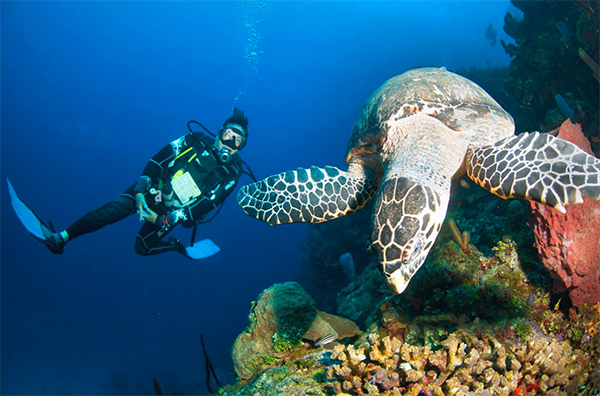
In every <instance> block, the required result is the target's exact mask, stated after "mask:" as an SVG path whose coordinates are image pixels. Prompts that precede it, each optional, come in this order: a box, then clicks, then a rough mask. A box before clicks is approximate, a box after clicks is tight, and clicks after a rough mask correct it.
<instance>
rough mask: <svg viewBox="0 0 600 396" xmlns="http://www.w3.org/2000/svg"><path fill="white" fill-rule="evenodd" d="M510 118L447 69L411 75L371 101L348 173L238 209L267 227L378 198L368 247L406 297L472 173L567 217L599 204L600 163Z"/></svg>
mask: <svg viewBox="0 0 600 396" xmlns="http://www.w3.org/2000/svg"><path fill="white" fill-rule="evenodd" d="M514 129H515V128H514V122H513V119H512V117H511V116H510V114H508V113H507V112H506V111H504V109H502V108H501V107H500V105H498V103H496V101H494V99H492V98H491V97H490V96H489V95H488V94H487V93H486V92H485V91H484V90H483V89H482V88H481V87H479V86H478V85H476V84H475V83H473V82H472V81H470V80H468V79H466V78H464V77H461V76H459V75H457V74H454V73H451V72H449V71H447V70H446V69H444V68H440V69H438V68H422V69H414V70H410V71H408V72H406V73H403V74H401V75H399V76H396V77H393V78H391V79H389V80H388V81H386V82H385V83H384V84H383V85H382V86H381V87H380V88H379V89H377V90H376V91H375V92H374V93H373V94H372V95H371V97H370V98H369V99H367V101H366V102H365V103H364V105H363V107H362V109H361V110H360V112H359V114H358V116H357V118H356V121H355V123H354V127H353V129H352V136H351V137H350V141H349V143H348V149H347V156H346V163H347V164H348V171H346V172H345V171H342V170H340V169H337V168H334V167H329V166H326V167H324V168H318V167H314V166H313V167H311V168H309V169H303V168H299V169H297V170H291V171H287V172H283V173H280V174H278V175H273V176H270V177H268V178H266V179H264V180H261V181H259V182H257V183H254V184H250V185H247V186H244V187H242V188H241V189H240V191H239V193H238V202H239V204H240V206H241V207H242V209H243V210H244V212H245V213H246V214H248V215H249V216H252V217H255V218H257V219H259V220H262V221H265V222H267V223H269V224H270V225H277V224H284V223H294V222H311V223H320V222H323V221H328V220H331V219H335V218H338V217H340V216H344V215H346V214H348V213H351V212H355V211H357V210H359V209H361V208H363V207H364V206H365V205H366V204H367V202H368V201H369V200H370V199H371V198H372V197H373V196H375V195H376V198H375V205H374V208H373V215H372V231H371V232H372V233H371V240H372V245H371V248H372V250H374V252H375V253H376V254H377V256H378V260H379V263H380V264H381V267H380V269H381V271H382V272H383V274H384V275H385V277H386V280H387V282H388V285H389V286H390V288H391V289H392V290H393V291H394V292H396V293H398V294H399V293H402V292H403V291H404V290H405V289H406V286H407V285H408V282H409V281H410V279H411V278H412V276H413V275H414V274H415V272H416V271H417V270H418V269H419V267H421V265H422V264H423V261H424V260H425V258H426V257H427V254H428V252H429V250H430V249H431V246H432V245H433V242H434V241H435V239H436V237H437V235H438V233H439V231H440V228H441V227H442V223H443V221H444V218H445V216H446V210H447V206H448V201H449V199H450V182H451V180H452V179H454V178H457V177H459V176H461V175H463V174H464V173H465V172H466V174H467V175H468V176H469V177H470V178H471V179H472V180H473V181H474V182H475V183H477V184H479V185H480V186H482V187H483V188H485V189H487V190H488V191H490V192H491V193H493V194H496V195H498V196H500V197H502V198H524V199H529V200H534V201H538V202H542V203H545V204H547V205H550V206H553V207H554V208H555V209H556V210H558V211H560V212H563V213H564V211H565V208H564V205H569V204H575V203H581V202H583V198H582V197H583V196H587V197H589V198H592V199H594V200H598V199H599V198H600V161H599V160H598V159H596V158H594V157H593V156H590V155H588V154H586V153H585V152H584V151H583V150H581V149H579V148H578V147H577V146H576V145H574V144H572V143H569V142H567V141H565V140H562V139H559V138H556V137H553V136H551V135H549V134H545V133H538V132H532V133H522V134H519V135H516V136H515V135H514Z"/></svg>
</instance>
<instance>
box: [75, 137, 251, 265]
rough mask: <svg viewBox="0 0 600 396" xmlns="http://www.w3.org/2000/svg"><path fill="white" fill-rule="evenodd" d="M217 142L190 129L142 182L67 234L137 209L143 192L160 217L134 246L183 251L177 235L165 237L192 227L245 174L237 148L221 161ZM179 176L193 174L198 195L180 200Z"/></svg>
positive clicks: (97, 226)
mask: <svg viewBox="0 0 600 396" xmlns="http://www.w3.org/2000/svg"><path fill="white" fill-rule="evenodd" d="M213 144H214V140H213V139H211V138H210V137H208V136H206V135H203V134H202V133H199V132H192V133H189V134H187V135H185V136H182V137H181V138H179V139H177V140H174V141H173V142H171V144H168V145H166V146H165V147H163V148H162V150H160V151H159V152H158V153H157V154H156V155H155V156H154V157H152V159H151V160H150V161H149V162H148V164H147V165H146V167H145V169H144V171H143V173H142V176H141V177H140V181H139V182H138V183H136V184H133V185H132V186H130V187H129V188H128V189H127V190H125V191H124V192H123V193H122V194H121V195H119V196H118V197H116V198H115V199H113V200H112V201H110V202H108V203H107V204H106V205H104V206H102V207H101V208H98V209H96V210H94V211H92V212H90V213H88V214H86V215H85V216H83V217H81V218H80V219H79V220H77V221H76V222H75V223H73V224H72V225H71V226H70V227H69V228H67V232H68V234H69V239H74V238H77V237H79V236H81V235H84V234H88V233H90V232H94V231H96V230H99V229H100V228H102V227H104V226H106V225H108V224H112V223H115V222H117V221H119V220H121V219H124V218H125V217H127V216H130V215H132V214H134V213H136V211H137V207H136V204H135V194H136V193H138V192H139V193H142V194H144V197H145V198H146V202H147V204H148V207H149V208H150V209H151V210H153V211H154V212H156V214H157V215H158V216H159V217H158V219H157V220H156V223H155V224H153V223H150V222H148V221H146V222H145V223H144V225H143V226H142V229H141V230H140V232H139V233H138V235H137V238H136V242H135V251H136V252H137V253H138V254H141V255H144V256H146V255H151V254H159V253H163V252H168V251H172V250H175V251H178V252H180V253H183V254H185V248H184V246H183V245H182V244H181V243H180V242H179V241H178V240H177V239H172V240H171V241H168V242H166V241H163V240H162V239H163V238H164V237H165V236H167V235H168V234H169V232H171V230H172V229H173V227H174V226H175V225H177V224H182V225H183V226H184V227H192V226H193V225H194V224H195V223H197V222H198V221H200V220H202V219H203V218H204V217H205V216H206V215H207V214H208V212H210V211H211V210H213V209H214V208H216V207H217V206H218V205H219V204H221V203H222V202H223V201H224V200H225V199H226V198H227V197H228V196H229V194H231V192H232V191H233V190H234V188H235V185H236V184H237V181H238V180H239V178H240V176H241V174H242V161H241V158H240V157H239V155H238V154H237V153H236V154H235V155H234V156H233V157H232V159H231V161H230V162H229V163H228V164H221V163H220V162H219V161H218V159H217V158H216V157H215V155H214V153H213V151H212V146H213ZM181 176H183V177H184V179H185V178H187V179H189V178H191V179H192V180H193V181H194V182H195V184H196V187H197V190H195V191H198V190H199V192H200V195H197V196H194V197H193V198H192V199H190V200H189V201H187V202H185V201H184V202H182V200H181V199H180V198H179V197H178V194H177V193H176V192H174V191H173V185H172V181H174V180H175V179H177V178H178V177H181ZM184 179H181V180H184ZM188 191H189V190H188ZM184 200H185V198H184Z"/></svg>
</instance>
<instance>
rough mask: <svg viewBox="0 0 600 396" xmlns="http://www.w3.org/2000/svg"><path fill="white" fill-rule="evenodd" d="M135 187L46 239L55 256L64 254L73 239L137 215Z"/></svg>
mask: <svg viewBox="0 0 600 396" xmlns="http://www.w3.org/2000/svg"><path fill="white" fill-rule="evenodd" d="M134 187H135V184H133V185H131V186H130V187H129V188H128V189H127V190H125V191H124V192H123V193H122V194H121V195H119V196H118V197H116V198H115V199H113V200H112V201H110V202H108V203H107V204H105V205H104V206H102V207H100V208H98V209H96V210H93V211H91V212H89V213H87V214H86V215H84V216H82V217H81V218H80V219H79V220H77V221H76V222H75V223H73V224H72V225H70V226H69V227H68V228H67V229H66V230H63V231H61V232H52V233H51V234H50V235H48V236H47V239H46V241H47V243H46V246H47V247H48V249H49V250H50V251H51V252H52V253H54V254H62V252H63V248H64V246H65V245H66V243H67V242H68V241H70V240H71V239H74V238H77V237H79V236H81V235H85V234H89V233H90V232H94V231H97V230H99V229H100V228H102V227H104V226H107V225H109V224H112V223H115V222H117V221H119V220H122V219H124V218H125V217H127V216H129V215H131V214H133V213H135V211H136V207H135V198H134V193H133V189H134Z"/></svg>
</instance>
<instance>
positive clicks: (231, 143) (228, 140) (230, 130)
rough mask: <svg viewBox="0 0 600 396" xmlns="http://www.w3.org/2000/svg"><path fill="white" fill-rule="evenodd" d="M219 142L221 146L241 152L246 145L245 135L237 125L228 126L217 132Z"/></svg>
mask: <svg viewBox="0 0 600 396" xmlns="http://www.w3.org/2000/svg"><path fill="white" fill-rule="evenodd" d="M219 140H220V141H221V144H222V145H223V146H227V147H229V148H230V149H232V150H241V149H242V148H244V146H245V145H246V134H245V133H244V131H243V130H242V129H240V128H239V127H238V126H237V125H231V124H228V125H226V126H224V127H223V128H221V130H219Z"/></svg>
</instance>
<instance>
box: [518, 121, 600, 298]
mask: <svg viewBox="0 0 600 396" xmlns="http://www.w3.org/2000/svg"><path fill="white" fill-rule="evenodd" d="M558 137H560V138H563V139H565V140H569V141H571V142H573V143H575V144H577V145H579V146H580V147H581V148H582V149H584V150H586V151H587V152H588V153H590V151H591V149H590V144H589V142H588V141H587V139H586V138H585V137H584V136H583V134H582V133H581V127H580V126H579V125H578V124H572V123H571V121H569V120H567V121H565V122H564V123H563V125H562V126H561V127H560V129H559V130H558ZM529 205H530V208H531V210H530V216H529V218H530V225H531V227H532V229H533V231H534V234H535V243H536V246H537V249H538V252H539V254H540V256H541V259H542V262H543V264H544V266H545V267H546V268H547V269H548V271H550V273H551V275H552V277H553V279H554V291H555V292H557V293H560V292H564V291H568V293H569V296H570V298H571V302H572V303H573V305H576V306H578V305H581V304H583V303H588V304H593V303H596V302H598V301H600V282H599V280H598V279H599V277H600V202H597V201H592V200H590V199H588V198H584V202H583V203H582V204H578V205H572V206H569V207H567V209H566V210H567V212H566V213H565V214H562V213H559V212H557V211H555V210H553V209H551V208H550V207H548V206H546V205H543V204H540V203H537V202H529Z"/></svg>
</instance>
